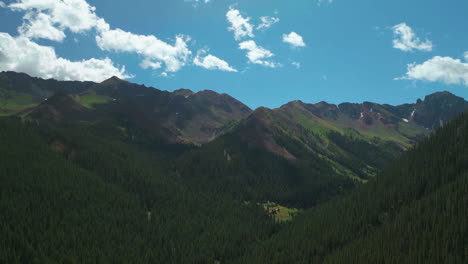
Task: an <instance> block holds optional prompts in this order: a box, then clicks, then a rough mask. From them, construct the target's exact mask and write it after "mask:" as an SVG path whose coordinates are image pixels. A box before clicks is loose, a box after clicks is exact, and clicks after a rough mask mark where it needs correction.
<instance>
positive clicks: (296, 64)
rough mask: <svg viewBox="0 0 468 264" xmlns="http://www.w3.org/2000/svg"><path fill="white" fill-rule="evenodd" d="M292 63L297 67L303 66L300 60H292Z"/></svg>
mask: <svg viewBox="0 0 468 264" xmlns="http://www.w3.org/2000/svg"><path fill="white" fill-rule="evenodd" d="M291 64H292V66H294V67H296V68H297V69H300V68H301V63H300V62H297V61H293V62H291Z"/></svg>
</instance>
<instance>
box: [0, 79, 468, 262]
mask: <svg viewBox="0 0 468 264" xmlns="http://www.w3.org/2000/svg"><path fill="white" fill-rule="evenodd" d="M467 109H468V102H466V101H465V100H464V99H463V98H460V97H457V96H455V95H453V94H450V93H448V92H439V93H435V94H431V95H428V96H426V97H425V98H424V100H418V101H417V102H415V103H411V104H404V105H398V106H391V105H385V104H377V103H371V102H364V103H362V104H355V103H342V104H339V105H333V104H328V103H326V102H320V103H316V104H308V103H304V102H301V101H293V102H290V103H287V104H285V105H283V106H281V107H279V108H276V109H268V108H265V107H260V108H258V109H255V110H251V109H250V108H249V107H247V106H246V105H244V104H242V103H241V102H239V101H238V100H236V99H234V98H232V97H231V96H229V95H226V94H218V93H216V92H213V91H201V92H196V93H195V92H192V91H190V90H187V89H180V90H176V91H174V92H167V91H161V90H158V89H156V88H152V87H146V86H144V85H138V84H133V83H130V82H128V81H125V80H121V79H118V78H116V77H112V78H110V79H108V80H106V81H104V82H101V83H93V82H74V81H56V80H43V79H39V78H34V77H30V76H28V75H26V74H22V73H15V72H2V73H0V113H1V115H2V117H0V171H2V173H1V174H0V183H1V184H0V212H2V213H1V214H0V262H2V263H88V262H93V263H96V262H98V263H129V262H134V263H155V262H156V263H158V262H159V263H349V262H351V263H442V262H444V261H446V262H447V261H448V263H465V262H466V260H468V255H467V254H466V252H468V251H466V250H467V248H466V245H467V244H468V241H467V240H466V239H467V238H468V233H467V230H468V229H467V226H466V217H467V216H466V212H468V211H467V210H466V197H467V193H466V186H467V181H466V179H467V177H466V175H467V174H466V171H467V167H466V166H467V164H468V163H466V159H467V153H466V152H467V151H466V150H467V149H468V148H467V144H468V143H467V141H466V139H467V138H468V137H467V136H466V135H467V131H468V127H467V124H468V123H467V120H468V118H467V115H466V114H463V112H464V111H466V110H467ZM292 212H293V213H292ZM285 219H286V220H285ZM284 221H286V222H284ZM411 234H413V235H412V236H411ZM447 256H449V257H447Z"/></svg>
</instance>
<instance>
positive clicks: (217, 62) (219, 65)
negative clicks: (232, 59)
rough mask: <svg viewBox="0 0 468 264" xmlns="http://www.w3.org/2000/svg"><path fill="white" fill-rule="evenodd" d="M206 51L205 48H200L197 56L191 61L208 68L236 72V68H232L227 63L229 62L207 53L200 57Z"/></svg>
mask: <svg viewBox="0 0 468 264" xmlns="http://www.w3.org/2000/svg"><path fill="white" fill-rule="evenodd" d="M206 52H207V51H206V50H200V51H199V52H198V54H197V56H196V57H195V59H194V60H193V63H194V64H195V65H197V66H200V67H202V68H205V69H208V70H221V71H228V72H237V70H236V69H234V68H232V67H231V66H230V65H229V63H227V62H226V61H224V60H222V59H220V58H217V57H215V56H213V55H211V54H208V55H206V56H205V57H202V56H203V55H204V54H206Z"/></svg>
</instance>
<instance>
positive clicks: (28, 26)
mask: <svg viewBox="0 0 468 264" xmlns="http://www.w3.org/2000/svg"><path fill="white" fill-rule="evenodd" d="M23 19H24V22H23V25H21V26H20V27H19V28H18V32H19V33H20V35H22V36H25V37H28V38H42V39H49V40H52V41H59V42H61V41H63V40H64V39H65V33H64V32H63V31H62V30H60V29H58V28H56V27H55V26H54V25H53V22H52V20H51V17H50V16H49V15H47V14H44V13H39V14H35V13H33V12H29V13H26V15H25V16H24V17H23Z"/></svg>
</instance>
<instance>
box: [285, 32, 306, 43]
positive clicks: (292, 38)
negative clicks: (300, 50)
mask: <svg viewBox="0 0 468 264" xmlns="http://www.w3.org/2000/svg"><path fill="white" fill-rule="evenodd" d="M283 42H284V43H288V44H290V45H291V46H293V47H305V46H306V44H305V43H304V39H303V38H302V36H301V35H299V34H297V33H296V32H291V33H289V34H283Z"/></svg>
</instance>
